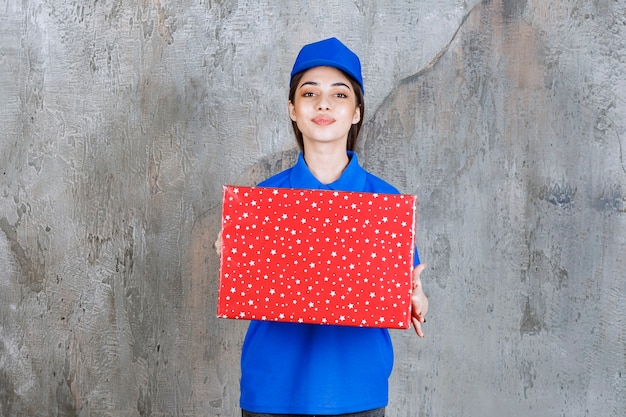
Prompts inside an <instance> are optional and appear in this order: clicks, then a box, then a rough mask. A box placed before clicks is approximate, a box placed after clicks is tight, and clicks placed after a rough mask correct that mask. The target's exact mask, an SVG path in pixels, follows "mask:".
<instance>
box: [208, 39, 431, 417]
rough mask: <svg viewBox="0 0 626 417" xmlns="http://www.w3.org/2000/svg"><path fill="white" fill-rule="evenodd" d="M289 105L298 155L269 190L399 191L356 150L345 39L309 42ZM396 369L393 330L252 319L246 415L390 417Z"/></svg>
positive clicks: (245, 371) (358, 107)
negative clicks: (360, 158) (365, 166)
mask: <svg viewBox="0 0 626 417" xmlns="http://www.w3.org/2000/svg"><path fill="white" fill-rule="evenodd" d="M288 106H289V116H290V118H291V120H292V124H293V129H294V132H295V135H296V141H297V142H298V146H299V147H300V150H301V152H300V155H299V158H298V161H297V163H296V164H295V165H294V166H293V167H291V168H289V169H287V170H286V171H283V172H281V173H279V174H277V175H275V176H273V177H271V178H269V179H267V180H265V181H263V182H262V183H260V184H259V186H260V187H282V188H300V189H302V188H306V189H328V190H337V191H357V192H358V191H362V192H377V193H398V190H397V189H396V188H394V187H393V186H391V185H390V184H388V183H386V182H385V181H383V180H382V179H380V178H378V177H376V176H374V175H372V174H371V173H369V172H367V171H365V170H364V169H363V168H362V167H361V166H360V165H359V161H358V158H357V155H356V154H355V153H354V149H355V147H356V143H357V139H358V135H359V130H360V128H361V124H362V122H363V114H364V102H363V80H362V76H361V64H360V61H359V58H358V57H357V55H356V54H354V53H353V52H352V51H350V50H349V49H348V48H347V47H346V46H345V45H344V44H342V43H341V42H340V41H339V40H337V39H336V38H331V39H326V40H323V41H320V42H316V43H312V44H309V45H306V46H304V47H303V48H302V50H301V51H300V53H299V54H298V57H297V58H296V61H295V64H294V66H293V70H292V72H291V83H290V90H289V102H288ZM216 248H217V250H218V252H219V251H220V248H221V235H220V236H219V237H218V240H217V242H216ZM414 264H415V268H414V272H413V288H414V290H413V296H412V322H413V326H414V328H415V331H416V332H417V334H418V335H419V336H420V337H424V334H423V332H422V324H423V323H424V322H425V321H426V320H425V316H426V313H427V311H428V299H427V298H426V296H425V295H424V292H423V290H422V283H421V280H420V274H421V272H422V271H423V269H424V267H425V266H424V265H422V264H420V262H419V256H417V251H416V256H415V261H414ZM392 366H393V348H392V345H391V339H390V336H389V332H388V331H387V330H386V329H380V328H360V327H347V326H333V325H315V324H296V323H278V322H265V321H251V322H250V325H249V328H248V332H247V334H246V338H245V340H244V344H243V350H242V356H241V371H242V376H241V398H240V406H241V408H242V415H243V417H263V416H295V415H298V416H301V415H316V416H322V415H334V416H337V415H343V416H351V417H382V416H384V414H385V406H386V405H387V400H388V379H389V376H390V374H391V369H392Z"/></svg>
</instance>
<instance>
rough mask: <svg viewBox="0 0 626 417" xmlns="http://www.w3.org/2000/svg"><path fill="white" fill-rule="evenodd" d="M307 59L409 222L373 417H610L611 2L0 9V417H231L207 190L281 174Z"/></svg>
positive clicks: (617, 368) (225, 327) (619, 216)
mask: <svg viewBox="0 0 626 417" xmlns="http://www.w3.org/2000/svg"><path fill="white" fill-rule="evenodd" d="M327 36H338V37H339V38H341V39H342V40H343V41H344V42H346V43H347V44H348V45H350V46H351V47H353V49H355V50H356V51H357V52H358V53H359V54H360V55H361V57H362V59H363V63H364V77H365V82H366V99H367V109H366V124H365V127H364V134H363V138H362V142H361V144H360V154H361V157H362V160H363V161H364V163H365V165H366V167H367V168H368V169H370V170H372V171H373V172H375V173H377V174H379V175H381V176H383V177H385V178H387V179H388V180H390V181H391V182H393V183H395V184H396V185H397V186H398V187H399V188H400V189H401V190H402V191H403V192H408V193H415V194H417V195H418V197H419V199H420V205H419V225H418V244H419V248H420V252H421V256H422V258H423V260H424V261H425V262H426V263H427V264H428V265H429V268H428V269H427V272H425V274H424V276H423V281H424V285H425V287H426V290H427V293H428V294H429V295H430V299H431V313H430V316H429V319H428V323H427V326H426V331H427V339H425V340H418V339H417V338H416V337H415V335H414V334H413V333H412V332H411V331H406V332H403V331H393V332H392V335H393V338H394V343H395V347H396V358H397V359H396V367H395V370H394V374H393V376H392V381H391V383H392V386H391V396H390V397H391V398H390V406H389V408H388V410H389V413H388V414H389V415H390V416H403V417H414V416H454V417H459V416H468V417H473V416H479V415H480V416H500V415H508V416H567V417H570V416H611V417H621V416H623V415H626V324H625V321H624V317H625V316H626V296H625V293H626V279H625V278H626V276H625V275H626V273H625V272H624V271H625V270H626V257H625V256H624V255H625V254H626V159H625V158H626V4H625V3H624V1H622V0H594V1H592V0H562V1H555V0H552V1H545V0H493V1H483V2H479V1H476V0H474V1H461V0H446V1H440V0H422V1H394V2H375V1H340V0H335V1H320V2H310V4H309V2H305V1H261V2H252V1H234V0H232V1H228V0H225V1H190V0H185V1H168V0H161V1H159V0H155V1H141V2H133V1H121V0H105V1H98V2H95V1H91V2H84V1H71V0H70V1H67V0H34V1H29V2H25V1H23V2H18V1H11V0H0V97H1V103H2V106H1V107H0V416H2V417H4V416H6V417H13V416H90V417H94V416H122V417H124V416H150V415H154V416H159V415H163V416H170V415H171V416H236V415H237V413H238V408H237V400H238V378H239V363H238V358H239V350H240V347H241V342H242V338H243V335H244V332H245V327H246V324H245V323H243V322H234V321H229V320H218V319H216V318H215V305H216V299H215V298H216V290H217V287H216V279H217V269H218V259H217V256H216V255H215V253H214V250H213V249H212V244H213V241H214V240H215V235H216V233H217V231H218V229H219V216H220V196H221V186H222V184H224V183H238V184H254V183H256V182H257V181H259V180H261V179H263V178H265V177H266V176H268V175H269V174H271V173H274V172H277V171H278V170H280V169H281V168H283V167H286V166H289V165H290V164H291V163H292V162H293V160H294V158H295V150H294V146H295V145H294V142H293V139H292V135H291V132H290V130H289V123H288V118H287V113H286V95H287V82H288V72H289V70H290V66H291V64H292V61H293V59H294V57H295V54H296V53H297V51H298V50H299V48H300V47H301V46H302V45H303V44H304V43H307V42H310V41H314V40H318V39H321V38H323V37H327Z"/></svg>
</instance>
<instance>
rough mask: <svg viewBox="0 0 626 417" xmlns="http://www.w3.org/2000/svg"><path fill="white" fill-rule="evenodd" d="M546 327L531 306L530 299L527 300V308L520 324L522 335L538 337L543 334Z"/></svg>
mask: <svg viewBox="0 0 626 417" xmlns="http://www.w3.org/2000/svg"><path fill="white" fill-rule="evenodd" d="M543 328H544V325H543V323H542V322H541V321H540V320H539V318H538V317H537V314H536V312H535V311H534V310H533V309H532V307H531V306H530V299H526V306H525V307H524V312H523V315H522V321H521V324H520V333H521V334H522V335H525V334H527V335H531V336H532V335H536V334H539V333H541V330H543Z"/></svg>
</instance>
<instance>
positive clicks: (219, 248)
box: [213, 230, 222, 255]
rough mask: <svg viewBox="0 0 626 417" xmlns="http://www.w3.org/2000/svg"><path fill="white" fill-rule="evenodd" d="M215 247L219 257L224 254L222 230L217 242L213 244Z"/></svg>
mask: <svg viewBox="0 0 626 417" xmlns="http://www.w3.org/2000/svg"><path fill="white" fill-rule="evenodd" d="M213 247H214V248H215V252H217V254H218V255H221V254H222V231H221V230H220V231H219V233H218V234H217V240H216V241H215V243H214V244H213Z"/></svg>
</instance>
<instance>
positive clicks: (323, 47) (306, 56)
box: [290, 38, 365, 92]
mask: <svg viewBox="0 0 626 417" xmlns="http://www.w3.org/2000/svg"><path fill="white" fill-rule="evenodd" d="M313 67H333V68H337V69H338V70H341V71H343V72H345V73H346V74H348V75H349V76H351V77H352V78H354V79H355V80H356V81H357V82H358V83H359V85H360V86H361V91H363V92H364V91H365V89H364V88H363V77H362V76H361V61H359V57H358V56H357V55H356V54H355V53H354V52H352V51H351V50H350V49H348V47H347V46H346V45H344V44H343V43H341V42H340V41H339V39H337V38H330V39H325V40H323V41H319V42H315V43H310V44H308V45H305V46H303V47H302V49H301V50H300V53H299V54H298V57H297V58H296V62H295V63H294V64H293V69H292V70H291V79H293V76H294V75H296V74H297V73H299V72H302V71H305V70H308V69H311V68H313ZM290 84H291V81H290Z"/></svg>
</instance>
